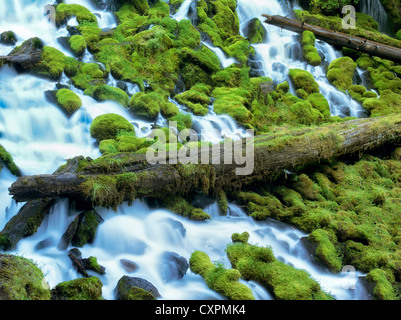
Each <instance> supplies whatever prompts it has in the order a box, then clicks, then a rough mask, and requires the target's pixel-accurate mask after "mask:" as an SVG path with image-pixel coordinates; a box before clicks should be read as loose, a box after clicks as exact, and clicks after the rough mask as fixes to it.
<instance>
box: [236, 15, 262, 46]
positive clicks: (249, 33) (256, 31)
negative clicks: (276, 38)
mask: <svg viewBox="0 0 401 320" xmlns="http://www.w3.org/2000/svg"><path fill="white" fill-rule="evenodd" d="M242 31H243V34H244V36H245V37H246V38H247V39H248V40H249V42H251V43H253V44H258V43H263V42H266V40H267V32H266V29H265V28H264V27H263V24H262V22H261V21H260V20H259V19H258V18H253V19H251V20H249V21H248V22H246V23H245V25H244V27H243V30H242Z"/></svg>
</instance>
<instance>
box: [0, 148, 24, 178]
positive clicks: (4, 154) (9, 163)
mask: <svg viewBox="0 0 401 320" xmlns="http://www.w3.org/2000/svg"><path fill="white" fill-rule="evenodd" d="M0 160H1V163H0V171H1V170H2V169H3V166H4V165H5V166H6V167H7V168H8V170H10V172H11V174H13V175H14V176H16V177H20V176H21V175H22V173H21V170H20V169H19V168H18V166H17V165H16V164H15V162H14V160H13V157H12V156H11V154H10V153H9V152H8V151H7V150H6V149H5V148H4V147H3V146H2V145H0Z"/></svg>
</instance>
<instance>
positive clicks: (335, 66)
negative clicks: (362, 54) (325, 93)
mask: <svg viewBox="0 0 401 320" xmlns="http://www.w3.org/2000/svg"><path fill="white" fill-rule="evenodd" d="M356 66H357V65H356V63H355V62H354V61H353V60H352V59H351V58H350V57H341V58H337V59H335V60H333V61H332V62H331V63H330V65H329V68H328V71H327V79H328V80H329V81H330V82H331V83H332V84H333V85H334V86H335V87H336V88H337V89H339V90H342V91H346V90H347V89H348V87H349V86H350V85H352V80H353V77H354V71H355V69H356Z"/></svg>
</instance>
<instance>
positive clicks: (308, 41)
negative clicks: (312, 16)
mask: <svg viewBox="0 0 401 320" xmlns="http://www.w3.org/2000/svg"><path fill="white" fill-rule="evenodd" d="M315 40H316V38H315V35H314V34H313V32H311V31H308V30H306V31H304V32H303V33H302V40H301V43H302V50H303V55H304V58H305V60H306V61H307V62H308V63H309V64H310V65H312V66H318V65H320V64H321V62H322V58H321V57H320V56H319V53H318V52H317V49H316V48H315Z"/></svg>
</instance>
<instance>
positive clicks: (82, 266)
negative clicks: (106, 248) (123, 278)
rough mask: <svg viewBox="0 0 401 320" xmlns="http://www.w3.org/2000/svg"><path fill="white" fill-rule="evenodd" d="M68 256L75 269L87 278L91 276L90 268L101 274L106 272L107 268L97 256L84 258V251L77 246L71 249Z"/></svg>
mask: <svg viewBox="0 0 401 320" xmlns="http://www.w3.org/2000/svg"><path fill="white" fill-rule="evenodd" d="M68 257H69V258H70V259H71V261H72V266H73V267H74V269H75V270H76V271H77V272H78V273H79V274H81V275H82V276H84V277H85V278H89V274H88V272H87V271H88V270H90V271H94V272H96V273H98V274H101V275H103V274H105V273H106V268H105V267H103V266H101V265H100V264H99V263H98V262H97V258H96V257H92V256H90V257H89V258H82V253H81V251H80V250H79V249H77V248H73V249H71V250H69V251H68Z"/></svg>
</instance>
